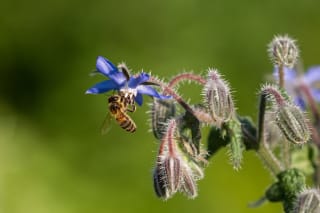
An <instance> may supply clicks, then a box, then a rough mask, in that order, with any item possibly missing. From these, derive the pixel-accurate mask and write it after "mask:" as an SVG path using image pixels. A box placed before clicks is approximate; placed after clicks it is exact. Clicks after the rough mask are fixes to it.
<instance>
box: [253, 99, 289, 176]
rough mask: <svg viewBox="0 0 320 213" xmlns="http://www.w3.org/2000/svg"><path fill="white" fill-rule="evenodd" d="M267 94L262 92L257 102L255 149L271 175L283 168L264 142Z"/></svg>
mask: <svg viewBox="0 0 320 213" xmlns="http://www.w3.org/2000/svg"><path fill="white" fill-rule="evenodd" d="M266 101H267V95H266V94H264V93H262V94H261V95H260V104H259V120H258V135H257V138H258V144H259V148H258V150H257V153H258V155H259V156H260V158H261V159H262V160H263V161H264V163H265V164H266V166H267V167H268V168H269V169H270V170H271V171H272V173H273V175H274V176H276V175H277V174H278V173H279V172H281V171H282V170H283V168H282V165H281V164H280V162H279V161H278V159H277V158H276V157H275V155H274V154H273V153H272V152H271V150H270V148H269V146H268V145H267V144H266V142H265V138H264V115H265V110H266Z"/></svg>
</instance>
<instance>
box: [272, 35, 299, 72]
mask: <svg viewBox="0 0 320 213" xmlns="http://www.w3.org/2000/svg"><path fill="white" fill-rule="evenodd" d="M268 53H269V56H270V58H271V61H272V62H273V64H274V65H275V66H278V67H280V66H285V67H289V68H292V67H293V66H294V65H295V64H296V63H297V59H298V56H299V50H298V48H297V45H296V42H295V40H293V39H291V38H290V37H288V36H287V35H285V36H275V37H274V39H273V40H272V41H271V42H270V44H269V45H268Z"/></svg>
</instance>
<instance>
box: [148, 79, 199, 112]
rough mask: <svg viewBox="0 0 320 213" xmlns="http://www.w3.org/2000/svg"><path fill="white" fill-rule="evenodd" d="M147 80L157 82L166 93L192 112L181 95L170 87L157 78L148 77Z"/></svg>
mask: <svg viewBox="0 0 320 213" xmlns="http://www.w3.org/2000/svg"><path fill="white" fill-rule="evenodd" d="M149 82H151V83H155V84H158V85H159V86H160V87H161V88H162V89H163V90H164V91H166V92H167V94H169V95H171V96H172V97H173V98H174V99H175V100H176V101H177V102H178V103H179V104H180V105H181V106H182V107H183V108H184V109H185V110H186V111H188V112H190V113H191V114H194V113H193V109H192V108H191V107H190V106H189V104H187V103H186V102H185V101H184V100H183V98H182V97H181V96H179V95H178V94H177V93H176V92H175V91H174V90H173V89H172V88H170V87H169V86H168V85H167V84H165V83H163V82H162V81H160V80H159V79H157V78H153V77H150V79H149Z"/></svg>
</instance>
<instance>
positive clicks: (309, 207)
mask: <svg viewBox="0 0 320 213" xmlns="http://www.w3.org/2000/svg"><path fill="white" fill-rule="evenodd" d="M294 212H295V213H317V212H320V191H319V190H318V189H307V190H304V191H303V192H302V193H300V194H299V195H298V199H297V203H296V207H295V210H294Z"/></svg>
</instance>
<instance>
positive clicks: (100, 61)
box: [96, 56, 119, 77]
mask: <svg viewBox="0 0 320 213" xmlns="http://www.w3.org/2000/svg"><path fill="white" fill-rule="evenodd" d="M96 67H97V71H98V72H100V73H102V74H104V75H105V76H107V77H109V74H110V73H112V72H119V71H118V68H117V67H116V66H115V65H113V64H112V63H111V62H110V61H109V60H108V59H106V58H104V57H102V56H98V58H97V64H96Z"/></svg>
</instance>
